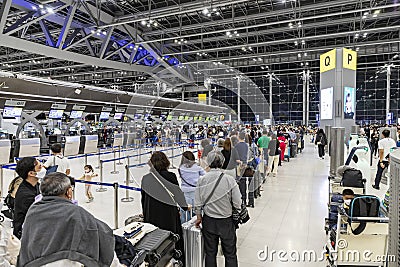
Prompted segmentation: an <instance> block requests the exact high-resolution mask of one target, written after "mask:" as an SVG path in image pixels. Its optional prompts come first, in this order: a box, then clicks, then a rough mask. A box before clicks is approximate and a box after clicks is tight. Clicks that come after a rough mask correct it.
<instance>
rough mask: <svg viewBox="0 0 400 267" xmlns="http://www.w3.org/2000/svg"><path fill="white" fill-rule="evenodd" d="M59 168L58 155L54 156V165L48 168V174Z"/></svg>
mask: <svg viewBox="0 0 400 267" xmlns="http://www.w3.org/2000/svg"><path fill="white" fill-rule="evenodd" d="M57 169H58V165H56V156H53V165H52V166H49V167H48V168H47V171H46V175H48V174H50V173H52V172H56V171H57Z"/></svg>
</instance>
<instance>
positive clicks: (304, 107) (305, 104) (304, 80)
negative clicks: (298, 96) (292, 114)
mask: <svg viewBox="0 0 400 267" xmlns="http://www.w3.org/2000/svg"><path fill="white" fill-rule="evenodd" d="M306 79H307V78H306V71H305V70H303V125H306V117H307V116H306V112H307V96H306V91H307V89H306V87H307V85H306Z"/></svg>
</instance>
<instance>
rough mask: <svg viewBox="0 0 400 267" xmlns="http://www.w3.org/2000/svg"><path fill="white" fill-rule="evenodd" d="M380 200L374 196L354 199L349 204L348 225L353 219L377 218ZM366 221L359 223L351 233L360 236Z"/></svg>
mask: <svg viewBox="0 0 400 267" xmlns="http://www.w3.org/2000/svg"><path fill="white" fill-rule="evenodd" d="M379 209H380V200H379V198H378V197H376V196H369V195H365V196H360V197H355V198H354V199H353V200H352V201H351V203H350V209H349V213H350V214H349V223H350V226H351V222H352V221H353V217H379ZM367 221H368V220H363V221H360V224H359V225H358V226H357V228H356V229H354V230H353V228H351V231H352V233H353V234H354V235H359V234H361V233H362V232H363V231H364V229H365V227H366V226H367V223H366V222H367Z"/></svg>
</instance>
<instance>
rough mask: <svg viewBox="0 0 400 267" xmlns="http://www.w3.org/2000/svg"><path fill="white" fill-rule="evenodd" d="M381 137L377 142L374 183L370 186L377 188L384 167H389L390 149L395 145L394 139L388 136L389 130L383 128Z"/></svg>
mask: <svg viewBox="0 0 400 267" xmlns="http://www.w3.org/2000/svg"><path fill="white" fill-rule="evenodd" d="M382 137H383V138H382V139H381V140H379V142H378V151H379V161H378V169H377V171H376V176H375V184H374V185H372V187H373V188H374V189H377V190H379V184H380V182H381V179H382V174H383V171H384V170H385V169H386V168H389V154H390V150H391V149H392V148H394V147H396V141H394V140H393V139H392V138H390V131H389V130H383V131H382Z"/></svg>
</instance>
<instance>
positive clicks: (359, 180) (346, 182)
mask: <svg viewBox="0 0 400 267" xmlns="http://www.w3.org/2000/svg"><path fill="white" fill-rule="evenodd" d="M342 186H350V187H358V188H363V187H364V181H363V176H362V172H361V171H360V170H357V169H353V168H352V169H347V170H345V171H344V173H343V178H342Z"/></svg>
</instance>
